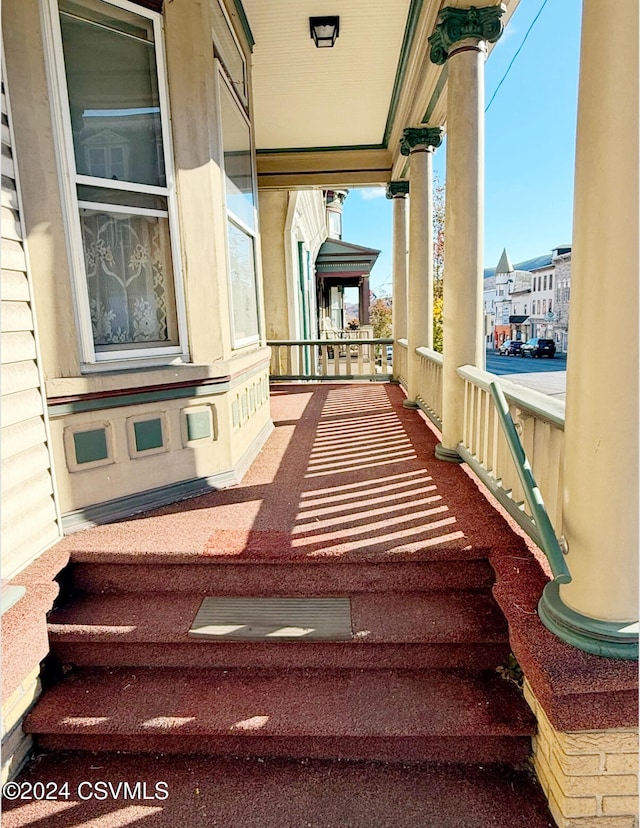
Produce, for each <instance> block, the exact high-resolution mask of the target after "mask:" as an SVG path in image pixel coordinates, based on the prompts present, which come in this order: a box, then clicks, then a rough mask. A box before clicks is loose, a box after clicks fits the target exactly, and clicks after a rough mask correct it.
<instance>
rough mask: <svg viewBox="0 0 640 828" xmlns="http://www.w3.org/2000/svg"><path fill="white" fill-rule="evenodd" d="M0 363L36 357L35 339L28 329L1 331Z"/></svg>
mask: <svg viewBox="0 0 640 828" xmlns="http://www.w3.org/2000/svg"><path fill="white" fill-rule="evenodd" d="M0 353H1V354H2V364H3V365H6V364H7V363H8V362H24V361H25V360H27V359H35V358H36V340H35V337H34V335H33V334H32V333H31V332H30V331H16V332H11V333H3V334H2V337H1V339H0Z"/></svg>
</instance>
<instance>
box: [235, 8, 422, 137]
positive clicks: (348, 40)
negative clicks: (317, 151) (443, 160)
mask: <svg viewBox="0 0 640 828" xmlns="http://www.w3.org/2000/svg"><path fill="white" fill-rule="evenodd" d="M426 2H429V0H426ZM243 5H244V9H245V12H246V15H247V18H248V20H249V25H250V26H251V30H252V32H253V35H254V38H255V46H254V49H253V55H252V67H253V70H252V75H253V93H254V94H253V109H254V123H255V137H256V146H257V148H258V149H259V150H263V149H285V148H294V149H297V148H309V147H334V146H363V145H380V144H382V142H383V137H384V132H385V126H386V122H387V116H388V112H389V106H390V102H391V96H392V93H393V87H394V82H395V77H396V70H397V67H398V60H399V57H400V53H401V49H402V43H403V39H404V34H405V28H406V24H407V17H408V12H409V8H410V6H411V0H392V2H389V0H349V2H348V3H343V2H337V0H333V2H332V3H331V2H329V3H327V0H307V2H305V3H292V2H291V0H269V2H265V0H244V3H243ZM414 5H415V3H414ZM328 14H337V15H339V17H340V34H339V36H338V39H337V40H336V43H335V46H334V47H333V48H330V49H318V48H316V47H315V45H314V43H313V41H312V40H311V37H310V35H309V17H313V16H322V15H328Z"/></svg>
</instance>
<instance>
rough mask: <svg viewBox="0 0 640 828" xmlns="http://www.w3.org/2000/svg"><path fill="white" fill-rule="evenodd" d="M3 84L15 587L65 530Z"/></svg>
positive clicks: (4, 279) (8, 542)
mask: <svg viewBox="0 0 640 828" xmlns="http://www.w3.org/2000/svg"><path fill="white" fill-rule="evenodd" d="M17 186H18V185H17V182H16V170H15V165H14V155H13V151H12V146H11V130H10V126H9V112H8V106H7V100H6V98H5V81H4V77H3V78H2V203H1V206H0V223H1V225H0V226H1V228H2V274H1V282H0V289H1V298H2V311H1V315H0V320H1V327H2V342H1V351H0V353H1V362H2V365H1V378H0V382H1V384H0V388H1V389H2V423H1V424H2V446H1V451H2V474H1V478H0V479H1V486H2V576H3V579H7V580H8V579H11V578H12V577H13V576H14V575H16V574H17V573H18V572H19V571H20V570H21V569H23V568H24V567H25V566H26V565H27V564H28V563H30V562H31V561H32V560H33V559H34V558H35V557H37V555H38V554H39V553H40V552H42V551H44V550H45V549H46V548H47V547H48V546H50V545H51V544H52V543H53V542H54V541H55V540H56V539H57V538H58V537H60V530H59V526H58V518H57V514H56V507H55V500H54V489H53V479H52V468H51V455H50V452H49V446H48V435H47V426H46V421H45V410H44V398H43V388H42V374H41V371H40V370H39V365H38V349H37V341H36V330H35V320H34V312H33V302H32V295H31V284H30V281H29V275H28V270H27V256H26V250H25V244H24V239H23V230H22V223H21V220H20V201H19V198H18V189H17Z"/></svg>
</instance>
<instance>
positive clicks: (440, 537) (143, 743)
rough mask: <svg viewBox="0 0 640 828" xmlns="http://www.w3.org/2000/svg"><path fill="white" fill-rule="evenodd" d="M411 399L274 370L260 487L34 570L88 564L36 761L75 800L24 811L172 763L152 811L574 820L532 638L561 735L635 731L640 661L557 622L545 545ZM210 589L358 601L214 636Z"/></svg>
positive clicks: (330, 822) (9, 814) (102, 809)
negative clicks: (449, 448) (304, 627)
mask: <svg viewBox="0 0 640 828" xmlns="http://www.w3.org/2000/svg"><path fill="white" fill-rule="evenodd" d="M404 399H405V395H404V393H403V391H402V390H401V388H400V387H399V386H397V385H392V384H382V383H366V384H353V383H350V384H348V383H344V384H330V383H329V384H324V385H313V384H297V385H280V386H278V385H276V386H275V387H274V388H273V389H272V398H271V403H272V416H273V420H274V425H275V430H274V433H273V434H272V436H271V437H270V439H269V441H268V442H267V444H266V446H265V448H264V449H263V451H262V452H261V453H260V455H259V457H258V458H257V459H256V461H255V462H254V464H253V466H252V467H251V469H250V470H249V472H248V474H247V475H246V477H245V479H244V480H243V482H242V483H241V484H240V485H238V486H236V487H233V488H230V489H227V490H225V491H218V492H213V493H211V494H209V495H206V496H203V497H200V498H195V499H192V500H188V501H185V502H183V503H178V504H175V505H173V506H167V507H164V508H162V509H159V510H157V511H155V512H150V513H147V514H143V515H140V516H138V517H136V518H132V519H129V520H126V521H123V522H120V523H113V524H109V525H105V526H100V527H95V528H93V529H90V530H88V531H85V532H79V533H76V534H74V535H71V536H69V537H67V538H66V539H64V540H63V541H62V542H61V543H60V544H58V545H57V546H56V547H54V549H53V550H51V551H50V552H49V553H46V554H45V555H44V556H42V557H41V558H40V559H39V560H38V561H37V562H36V563H35V564H34V565H32V566H31V567H29V568H28V569H27V570H25V572H24V573H23V578H22V581H23V583H25V584H26V585H28V586H32V587H34V586H35V585H37V584H39V585H40V588H41V589H44V588H45V587H46V585H47V582H48V580H49V581H50V579H51V578H52V577H54V576H55V575H56V573H58V572H59V570H60V569H61V567H65V564H67V565H66V567H65V568H64V569H63V574H62V577H61V579H60V581H61V598H60V601H59V604H60V606H59V608H58V609H57V610H56V611H55V612H54V614H53V615H52V616H51V617H50V620H49V638H50V642H51V648H52V658H51V659H50V664H49V676H48V678H49V680H51V679H52V678H54V679H55V683H54V684H53V686H51V687H50V688H49V689H48V690H46V691H45V693H44V694H43V696H42V698H41V700H40V701H39V702H38V703H37V705H36V707H35V708H34V709H33V710H32V712H31V713H30V714H29V716H28V717H27V720H26V722H25V730H26V731H27V732H29V733H31V734H32V736H33V737H34V738H35V739H36V744H37V745H38V746H39V747H40V748H42V749H43V750H44V751H45V756H44V757H43V758H42V759H41V760H40V761H39V762H38V763H36V764H35V765H33V766H32V767H31V768H30V769H28V770H27V771H26V772H25V774H23V776H22V777H20V778H19V781H20V780H28V781H30V782H32V783H35V782H36V781H42V782H51V781H52V780H58V779H59V780H60V784H62V782H63V781H65V780H71V782H72V795H71V798H70V799H69V800H68V801H66V802H65V803H64V804H65V809H64V811H62V812H61V811H60V803H59V802H58V803H56V802H46V801H43V802H30V803H29V804H28V805H25V804H24V803H21V802H19V801H16V802H7V803H6V806H5V813H4V815H3V823H4V824H5V825H6V826H7V828H16V826H26V825H30V826H32V825H34V824H39V823H42V824H44V823H45V822H46V824H48V825H50V824H54V820H55V819H58V820H59V819H64V820H68V819H69V810H68V809H69V808H72V809H73V811H72V818H73V820H74V824H75V823H76V822H80V821H84V820H89V819H101V820H103V822H101V824H105V825H106V824H111V822H107V820H111V821H113V824H119V825H120V824H123V822H122V819H124V818H127V819H129V818H134V815H132V814H129V813H128V812H127V808H129V809H130V807H131V806H130V805H128V804H127V803H126V802H118V801H113V800H112V801H110V802H109V803H108V805H107V803H106V802H104V801H100V800H96V799H95V798H88V799H86V800H85V799H84V798H82V797H79V796H78V795H77V793H76V791H77V786H76V787H75V788H74V787H73V786H74V785H76V782H77V783H79V782H80V781H81V780H87V781H89V782H91V783H93V782H95V781H97V780H109V781H111V780H112V781H114V782H115V781H118V780H122V779H130V780H132V781H134V780H138V779H140V780H141V781H146V782H147V789H148V791H150V792H153V791H154V790H155V789H154V785H155V783H156V782H157V781H159V780H161V779H162V780H165V781H167V783H168V786H169V797H168V799H167V801H166V802H165V801H162V800H155V799H154V801H153V802H145V803H144V804H136V806H135V808H136V814H135V819H143V818H144V817H151V819H152V822H153V824H154V825H156V824H157V825H175V824H178V822H179V823H180V824H184V825H186V826H190V825H202V824H203V819H205V818H206V819H208V820H210V819H212V820H215V819H217V820H218V822H219V824H225V825H256V826H257V825H260V826H269V825H274V826H275V825H293V824H298V822H296V820H298V821H300V820H302V823H303V824H305V823H307V824H312V825H315V824H318V825H323V826H327V828H330V827H331V826H334V825H335V826H337V825H344V824H345V816H344V814H345V813H347V814H348V815H349V816H348V823H347V824H348V825H349V826H352V827H353V828H357V827H358V826H361V825H362V826H364V825H370V824H371V819H372V814H373V813H375V814H376V823H375V824H376V825H379V826H389V828H391V826H408V825H415V824H429V823H428V822H425V820H432V821H433V822H432V823H431V824H437V825H438V826H444V827H445V828H456V827H457V826H460V828H462V826H464V828H474V827H475V826H477V827H478V828H481V826H482V828H485V826H487V825H490V824H496V825H500V826H501V828H502V826H504V828H509V826H514V828H515V826H520V825H522V824H527V825H529V826H532V827H533V828H538V826H540V828H542V827H543V826H545V827H546V826H552V825H553V821H552V818H551V815H550V814H549V812H548V810H547V805H546V802H545V798H544V795H543V793H542V791H541V790H540V788H539V787H538V785H537V783H535V782H534V781H533V779H532V777H531V776H530V775H529V774H528V773H526V772H525V771H524V770H523V767H524V764H523V763H525V762H526V760H527V757H528V756H529V754H530V739H531V737H532V736H534V735H535V730H536V722H535V718H534V716H533V715H532V713H531V711H530V710H529V709H528V707H527V705H526V704H525V702H524V699H523V698H522V695H521V693H520V691H519V690H518V688H517V687H516V686H515V681H516V680H517V678H518V674H517V671H514V669H513V665H511V666H510V662H509V652H510V649H513V650H514V651H515V653H516V656H517V658H518V659H519V661H520V665H521V667H522V668H523V669H524V673H525V676H526V678H527V682H528V687H527V694H528V698H529V699H530V700H532V699H534V698H538V699H544V701H545V708H546V709H547V711H551V713H549V715H550V717H551V718H552V720H553V721H552V723H549V722H548V720H547V719H546V718H545V724H544V727H545V728H547V727H550V728H553V727H554V726H555V727H556V728H557V729H558V730H561V731H574V730H575V731H577V730H583V729H584V728H589V729H591V728H594V727H595V728H610V727H620V726H621V725H622V726H624V724H625V722H626V724H627V726H628V727H629V728H632V725H633V719H634V716H635V710H636V701H635V695H634V689H633V688H634V683H635V667H634V666H633V665H632V664H631V663H629V662H621V661H615V660H610V659H601V658H598V657H596V656H589V655H587V654H585V653H582V652H580V651H578V650H576V649H574V648H573V647H570V646H569V645H567V644H564V643H562V642H561V641H559V639H557V638H556V637H555V636H553V635H552V634H551V633H550V632H548V631H547V630H546V629H545V628H544V627H543V626H542V624H541V623H540V621H539V619H538V617H537V615H536V604H537V601H538V598H539V595H540V592H541V590H542V588H543V587H544V585H545V583H546V582H547V580H548V574H547V573H548V568H547V566H546V563H545V562H544V561H543V560H542V556H541V554H540V552H539V550H538V549H537V548H536V547H535V546H534V545H533V543H532V542H531V541H530V540H529V539H528V538H527V536H526V535H524V533H523V532H521V531H519V529H518V528H517V526H516V525H515V523H514V522H513V521H511V520H510V518H508V516H507V514H506V513H505V512H501V510H500V507H498V506H496V505H495V503H492V502H490V501H489V499H488V496H487V495H486V494H485V493H483V491H482V490H481V487H479V485H478V483H477V482H476V480H475V479H474V478H473V476H472V475H471V474H470V473H469V472H468V470H467V468H466V466H459V465H453V464H450V463H448V462H444V461H441V460H438V459H435V458H434V448H435V445H436V443H437V435H436V433H435V431H434V429H433V428H432V427H430V425H429V422H428V421H427V419H426V418H425V417H424V416H423V414H422V413H420V412H418V411H415V410H409V409H407V408H405V407H403V401H404ZM492 585H493V587H492ZM37 592H38V590H33V589H32V590H29V594H33V593H37ZM492 592H493V597H492ZM205 596H226V597H262V598H268V597H272V598H273V597H275V596H279V597H282V596H293V597H298V598H304V597H315V598H318V597H321V598H327V597H337V596H341V597H344V598H346V599H348V600H349V602H350V617H351V635H350V636H349V637H348V638H347V640H331V639H330V638H329V639H328V640H322V641H313V640H306V641H305V635H304V633H302V634H301V633H300V632H298V633H289V635H288V636H287V633H286V632H284V633H282V632H281V635H278V629H277V624H276V626H275V627H274V628H273V629H272V633H275V634H276V637H275V638H274V637H273V636H272V637H268V636H265V637H263V638H262V640H247V639H246V638H245V639H244V640H243V638H242V635H240V637H239V638H235V637H234V638H231V637H230V635H224V634H219V635H214V636H213V637H212V638H211V637H210V638H209V639H204V640H203V639H201V638H196V637H194V636H193V635H190V634H189V630H190V628H191V627H192V624H193V620H194V617H195V615H196V613H197V611H198V608H199V606H200V604H201V601H202V599H203V598H204V597H205ZM24 600H25V601H26V600H27V599H24ZM20 606H21V605H20V604H19V605H17V606H16V608H15V609H16V610H18V607H20ZM22 609H23V610H24V611H25V612H28V607H27V608H26V609H25V608H24V606H23V607H22ZM8 616H9V617H8V620H9V621H10V620H11V615H10V614H8ZM505 618H506V621H505ZM507 622H508V623H507ZM307 632H308V631H307ZM11 635H12V628H11V627H10V626H9V628H8V636H9V639H10V638H11ZM595 676H597V681H598V685H597V688H596V687H594V685H593V679H594V677H595ZM569 677H570V678H569ZM123 700H126V703H125V702H124V701H123ZM629 733H630V738H631V739H632V738H633V734H632V731H631V730H630V731H629ZM60 750H73V751H76V753H74V754H71V755H68V756H66V757H65V758H64V759H63V761H62V763H61V762H60V758H59V754H58V751H60ZM115 751H123V752H124V753H125V754H126V753H132V754H136V755H135V756H132V757H127V756H123V755H119V756H116V755H114V752H115ZM88 752H97V753H98V754H100V755H99V756H93V757H92V758H91V760H89V758H88ZM140 754H143V755H142V756H141V755H140ZM157 754H167V755H165V756H164V757H161V758H158V757H157ZM175 754H178V755H179V758H178V756H176V755H175ZM204 757H206V758H204ZM233 757H243V758H240V759H237V758H236V759H234V758H233ZM346 760H351V762H352V764H349V763H348V762H347V763H346V764H345V762H346ZM336 763H340V764H336ZM380 763H383V764H380ZM409 766H410V767H409ZM612 767H613V765H612ZM605 775H606V772H605ZM614 778H615V779H617V781H618V782H619V781H620V778H621V777H620V776H619V774H618V776H617V777H616V775H615V774H614V773H613V772H612V773H611V777H610V780H611V779H614ZM247 791H251V796H250V797H247ZM276 792H277V794H276ZM402 792H404V794H403V793H402ZM545 793H547V794H548V791H545ZM405 794H406V798H403V797H404V795H405ZM150 795H151V794H150ZM399 797H400V798H399ZM394 803H395V804H394ZM125 812H126V813H125ZM65 824H68V822H67V823H65ZM212 824H215V822H213V823H212Z"/></svg>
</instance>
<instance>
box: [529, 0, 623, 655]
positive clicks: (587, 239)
mask: <svg viewBox="0 0 640 828" xmlns="http://www.w3.org/2000/svg"><path fill="white" fill-rule="evenodd" d="M638 196H639V194H638V5H637V3H619V2H617V0H585V2H584V6H583V13H582V44H581V56H580V84H579V93H578V129H577V143H576V175H575V194H574V223H573V254H572V267H571V270H572V273H571V325H570V330H569V351H568V360H567V396H566V418H565V462H564V518H563V526H562V531H563V533H564V536H565V538H566V541H567V545H568V554H567V564H568V566H569V570H570V572H571V576H572V579H573V580H572V581H571V583H569V584H563V585H562V586H560V588H558V585H557V584H553V583H552V584H549V585H548V586H547V588H546V589H545V591H544V594H543V597H542V600H541V602H540V607H539V613H540V617H541V619H542V621H543V623H544V624H545V626H546V627H548V628H549V629H550V630H551V631H552V632H554V633H555V634H556V635H558V636H559V637H560V638H562V639H563V640H564V641H567V642H569V643H570V644H573V645H574V646H575V647H578V648H579V649H581V650H586V651H587V652H590V653H596V654H598V655H603V656H610V657H617V658H637V657H638V625H637V619H638V548H639V544H638V541H639V538H638V500H639V493H638V421H639V412H638V269H639V262H638V258H639V257H638ZM612 276H613V277H614V280H615V289H613V290H612V286H611V278H612ZM594 331H602V332H605V335H604V336H600V337H598V346H597V347H594V345H593V334H594ZM621 342H624V347H621Z"/></svg>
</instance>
